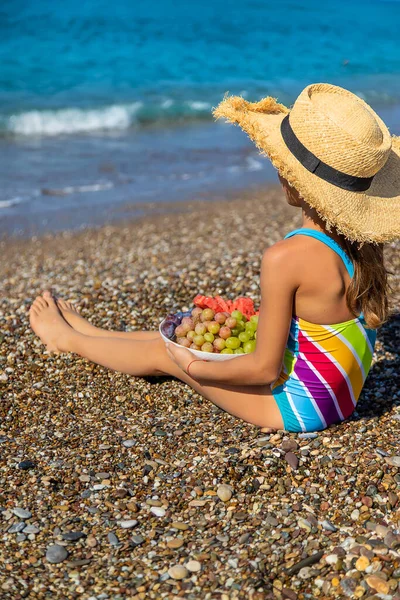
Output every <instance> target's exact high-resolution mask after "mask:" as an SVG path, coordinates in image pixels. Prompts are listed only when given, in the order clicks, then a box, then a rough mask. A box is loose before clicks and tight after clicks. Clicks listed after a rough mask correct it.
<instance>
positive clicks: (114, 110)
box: [0, 98, 212, 136]
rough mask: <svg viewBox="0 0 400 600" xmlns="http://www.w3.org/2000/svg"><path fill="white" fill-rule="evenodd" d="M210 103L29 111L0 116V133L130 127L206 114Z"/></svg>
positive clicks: (171, 102) (46, 133)
mask: <svg viewBox="0 0 400 600" xmlns="http://www.w3.org/2000/svg"><path fill="white" fill-rule="evenodd" d="M211 107H212V105H211V103H210V102H204V101H200V100H185V101H176V100H173V99H171V98H166V99H165V98H164V99H162V100H160V101H158V102H154V101H152V102H148V103H145V102H144V101H137V102H132V103H130V104H113V105H110V106H104V107H98V108H88V109H85V108H76V107H75V108H74V107H71V108H61V109H57V110H48V109H44V110H30V111H26V112H21V113H19V114H13V115H8V116H6V115H2V116H0V135H10V134H11V135H16V136H57V135H63V134H74V133H90V132H95V131H112V130H124V129H129V128H130V127H132V126H134V125H141V124H150V123H157V122H162V121H179V120H182V119H196V118H199V117H200V118H204V117H207V116H208V117H209V118H210V119H211Z"/></svg>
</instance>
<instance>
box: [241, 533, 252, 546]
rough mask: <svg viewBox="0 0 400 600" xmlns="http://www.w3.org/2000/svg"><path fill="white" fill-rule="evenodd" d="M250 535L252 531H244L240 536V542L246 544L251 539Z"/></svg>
mask: <svg viewBox="0 0 400 600" xmlns="http://www.w3.org/2000/svg"><path fill="white" fill-rule="evenodd" d="M250 536H251V534H250V533H242V535H240V536H239V538H238V543H239V544H245V543H246V542H247V541H248V540H249V539H250Z"/></svg>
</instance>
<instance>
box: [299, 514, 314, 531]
mask: <svg viewBox="0 0 400 600" xmlns="http://www.w3.org/2000/svg"><path fill="white" fill-rule="evenodd" d="M297 524H298V526H299V527H301V528H302V529H306V530H307V531H311V523H310V521H307V519H303V518H302V517H300V518H299V519H298V520H297Z"/></svg>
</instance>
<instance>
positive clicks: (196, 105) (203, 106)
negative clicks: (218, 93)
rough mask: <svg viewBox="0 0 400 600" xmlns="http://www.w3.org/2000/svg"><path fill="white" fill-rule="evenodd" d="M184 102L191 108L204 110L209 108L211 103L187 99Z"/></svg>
mask: <svg viewBox="0 0 400 600" xmlns="http://www.w3.org/2000/svg"><path fill="white" fill-rule="evenodd" d="M186 104H187V105H188V106H189V107H190V108H191V109H192V110H206V109H208V108H211V104H210V103H209V102H201V101H200V100H188V101H187V102H186Z"/></svg>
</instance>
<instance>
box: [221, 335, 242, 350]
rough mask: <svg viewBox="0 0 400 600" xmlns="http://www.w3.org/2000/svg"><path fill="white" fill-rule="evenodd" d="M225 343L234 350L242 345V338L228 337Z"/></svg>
mask: <svg viewBox="0 0 400 600" xmlns="http://www.w3.org/2000/svg"><path fill="white" fill-rule="evenodd" d="M225 343H226V347H227V348H232V350H236V348H239V347H240V340H239V338H237V337H228V339H227V340H226V342H225Z"/></svg>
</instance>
